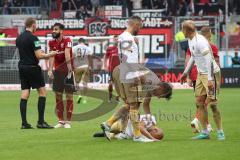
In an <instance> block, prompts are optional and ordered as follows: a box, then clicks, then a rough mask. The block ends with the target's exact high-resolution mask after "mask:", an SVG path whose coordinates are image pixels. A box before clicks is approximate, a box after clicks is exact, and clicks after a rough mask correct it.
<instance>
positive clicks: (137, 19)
mask: <svg viewBox="0 0 240 160" xmlns="http://www.w3.org/2000/svg"><path fill="white" fill-rule="evenodd" d="M129 22H142V19H141V17H139V16H132V17H130V18H129Z"/></svg>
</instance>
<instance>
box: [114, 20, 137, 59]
mask: <svg viewBox="0 0 240 160" xmlns="http://www.w3.org/2000/svg"><path fill="white" fill-rule="evenodd" d="M129 23H133V22H131V21H129ZM134 34H136V32H134ZM118 43H119V50H120V58H121V62H127V63H139V49H138V44H137V40H136V38H134V37H133V32H132V31H131V30H130V29H127V30H125V31H124V32H123V33H122V34H120V35H119V37H118Z"/></svg>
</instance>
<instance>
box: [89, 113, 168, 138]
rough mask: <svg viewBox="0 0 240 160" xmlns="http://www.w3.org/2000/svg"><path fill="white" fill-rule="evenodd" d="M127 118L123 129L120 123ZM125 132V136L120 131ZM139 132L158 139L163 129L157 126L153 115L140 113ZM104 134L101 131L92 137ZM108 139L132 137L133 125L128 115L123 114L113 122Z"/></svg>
mask: <svg viewBox="0 0 240 160" xmlns="http://www.w3.org/2000/svg"><path fill="white" fill-rule="evenodd" d="M126 120H127V127H126V129H125V130H123V129H124V128H123V126H122V124H123V123H124V121H126ZM123 132H124V133H126V135H127V136H122V135H121V134H122V133H123ZM140 132H141V133H142V135H144V136H145V137H147V138H149V139H151V140H153V141H158V140H161V139H162V138H163V131H162V129H161V128H158V127H157V121H156V119H155V116H153V115H150V114H147V115H140ZM104 136H105V134H104V133H103V132H99V133H95V134H94V135H93V137H104ZM108 136H109V137H110V139H114V138H115V139H119V140H122V139H130V138H133V127H132V124H131V122H130V120H129V115H128V114H124V115H123V116H122V117H121V119H119V120H118V121H116V122H115V123H113V125H112V126H111V129H110V135H108Z"/></svg>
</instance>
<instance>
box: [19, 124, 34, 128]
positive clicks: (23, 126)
mask: <svg viewBox="0 0 240 160" xmlns="http://www.w3.org/2000/svg"><path fill="white" fill-rule="evenodd" d="M21 129H33V127H32V126H31V124H29V123H23V124H22V127H21Z"/></svg>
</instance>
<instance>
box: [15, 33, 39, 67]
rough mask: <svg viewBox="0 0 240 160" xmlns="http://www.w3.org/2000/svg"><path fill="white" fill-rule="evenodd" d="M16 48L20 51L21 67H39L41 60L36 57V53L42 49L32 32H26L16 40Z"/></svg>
mask: <svg viewBox="0 0 240 160" xmlns="http://www.w3.org/2000/svg"><path fill="white" fill-rule="evenodd" d="M16 46H17V48H18V50H19V55H20V61H19V63H18V65H19V66H21V65H32V66H37V65H38V62H39V60H38V59H37V57H36V56H35V53H34V51H36V50H38V49H41V46H40V41H39V39H38V38H37V37H36V36H34V35H33V34H32V32H30V31H27V30H26V31H24V32H23V33H22V34H20V35H19V36H18V38H17V39H16Z"/></svg>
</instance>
